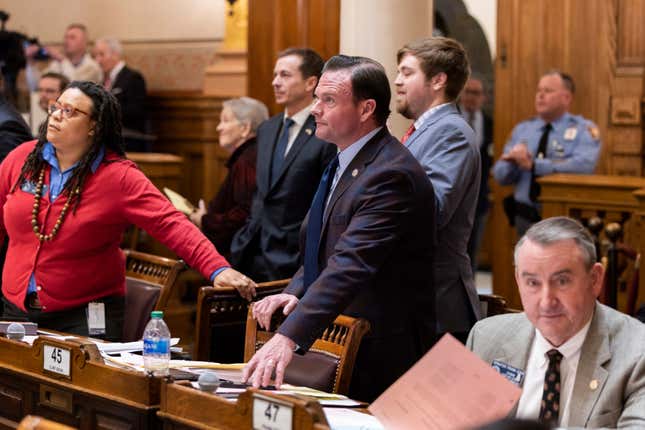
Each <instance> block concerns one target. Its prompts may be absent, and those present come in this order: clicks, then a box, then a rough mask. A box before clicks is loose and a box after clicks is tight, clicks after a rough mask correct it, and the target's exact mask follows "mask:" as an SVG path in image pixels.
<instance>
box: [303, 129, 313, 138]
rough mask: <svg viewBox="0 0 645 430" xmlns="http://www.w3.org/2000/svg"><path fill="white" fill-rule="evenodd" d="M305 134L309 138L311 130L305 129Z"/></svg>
mask: <svg viewBox="0 0 645 430" xmlns="http://www.w3.org/2000/svg"><path fill="white" fill-rule="evenodd" d="M305 133H307V134H308V135H309V136H311V133H312V131H311V129H310V128H305Z"/></svg>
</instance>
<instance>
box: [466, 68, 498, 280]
mask: <svg viewBox="0 0 645 430" xmlns="http://www.w3.org/2000/svg"><path fill="white" fill-rule="evenodd" d="M484 101H486V94H485V93H484V82H483V81H482V80H481V79H480V78H475V77H472V76H471V77H470V78H469V79H468V81H467V82H466V85H465V86H464V90H463V91H462V93H461V97H460V109H461V115H462V116H463V117H464V119H465V120H466V121H467V122H468V124H469V125H470V126H471V127H472V129H473V130H474V131H475V139H476V140H477V147H479V156H480V158H481V162H482V163H481V165H482V169H481V170H482V174H481V181H480V182H479V195H478V196H477V209H475V221H474V223H473V231H472V233H471V234H470V240H469V241H468V256H469V257H470V265H471V267H472V269H473V273H475V272H476V271H477V253H478V252H479V245H480V243H481V240H482V236H483V235H484V230H485V229H486V221H487V220H488V208H489V206H490V203H489V202H488V194H489V193H490V187H489V186H488V179H489V177H490V168H491V166H492V165H493V120H492V119H491V117H490V116H488V115H487V114H486V113H485V112H484V111H483V110H482V106H483V105H484Z"/></svg>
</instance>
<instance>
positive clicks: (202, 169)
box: [148, 91, 228, 204]
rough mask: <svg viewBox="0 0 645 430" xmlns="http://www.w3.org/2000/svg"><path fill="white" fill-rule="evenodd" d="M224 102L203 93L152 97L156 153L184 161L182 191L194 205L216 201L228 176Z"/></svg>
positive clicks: (176, 92) (150, 111)
mask: <svg viewBox="0 0 645 430" xmlns="http://www.w3.org/2000/svg"><path fill="white" fill-rule="evenodd" d="M222 101H223V99H220V98H217V97H212V96H204V95H202V94H201V93H200V92H179V91H165V92H161V91H160V92H155V93H152V94H150V95H149V97H148V102H149V103H148V106H149V115H148V117H149V119H150V127H151V129H152V133H153V134H155V135H156V136H157V139H158V140H157V141H156V142H155V143H154V145H153V151H155V152H166V153H170V154H176V155H179V156H181V157H182V158H183V160H184V163H183V170H182V176H181V182H180V189H179V190H178V191H179V192H180V193H181V194H183V195H184V196H185V197H186V198H188V199H189V200H190V201H191V202H192V203H193V204H197V201H198V200H199V199H200V198H203V199H204V200H205V201H208V200H210V199H211V198H213V196H214V195H215V193H216V192H217V190H218V189H219V186H220V184H221V183H222V181H223V180H224V178H225V176H226V171H227V169H226V167H225V164H226V160H227V159H228V154H227V153H226V152H225V151H224V150H222V149H221V148H220V147H219V144H218V136H217V131H216V128H217V124H218V123H219V114H220V112H221V109H222Z"/></svg>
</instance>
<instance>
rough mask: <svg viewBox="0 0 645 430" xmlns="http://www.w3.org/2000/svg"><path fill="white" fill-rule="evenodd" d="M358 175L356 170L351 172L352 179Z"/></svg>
mask: <svg viewBox="0 0 645 430" xmlns="http://www.w3.org/2000/svg"><path fill="white" fill-rule="evenodd" d="M356 175H358V169H354V170H352V178H355V177H356Z"/></svg>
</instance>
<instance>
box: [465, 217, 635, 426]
mask: <svg viewBox="0 0 645 430" xmlns="http://www.w3.org/2000/svg"><path fill="white" fill-rule="evenodd" d="M603 275H604V268H603V266H602V264H600V263H597V262H596V248H595V246H594V242H593V239H592V238H591V235H590V234H589V233H588V232H587V231H586V230H585V229H584V227H582V225H581V224H580V223H578V222H577V221H575V220H573V219H570V218H566V217H555V218H548V219H546V220H544V221H541V222H539V223H538V224H535V225H533V227H531V228H530V229H529V230H528V231H527V232H526V235H524V236H523V237H522V238H521V239H520V241H519V242H518V243H517V245H516V246H515V279H516V281H517V285H518V286H519V292H520V297H521V300H522V305H523V307H524V312H523V313H521V314H507V315H499V316H495V317H492V318H487V319H485V320H483V321H480V322H479V323H477V324H476V325H475V327H474V328H473V330H472V331H471V333H470V336H469V338H468V342H467V346H468V347H469V348H470V349H471V350H472V351H473V352H475V353H476V354H477V355H479V356H480V357H481V358H482V359H484V360H485V361H487V362H489V363H491V364H492V366H493V367H494V368H495V369H496V370H498V371H500V372H501V373H503V374H504V375H505V376H507V377H509V376H511V379H512V380H513V381H514V382H515V383H516V384H518V385H519V386H521V387H522V396H521V397H520V401H519V404H518V406H517V408H516V410H515V411H514V412H513V414H514V415H516V416H517V417H521V418H530V419H539V420H541V421H543V422H547V423H549V424H552V425H557V426H560V427H574V428H580V427H582V428H619V429H626V428H630V429H643V428H645V325H644V324H643V323H641V322H640V321H638V320H636V319H634V318H631V317H629V316H627V315H625V314H622V313H620V312H618V311H616V310H614V309H611V308H609V307H607V306H604V305H601V304H600V303H598V302H597V301H596V298H597V297H598V294H600V291H601V289H602V283H603Z"/></svg>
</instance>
